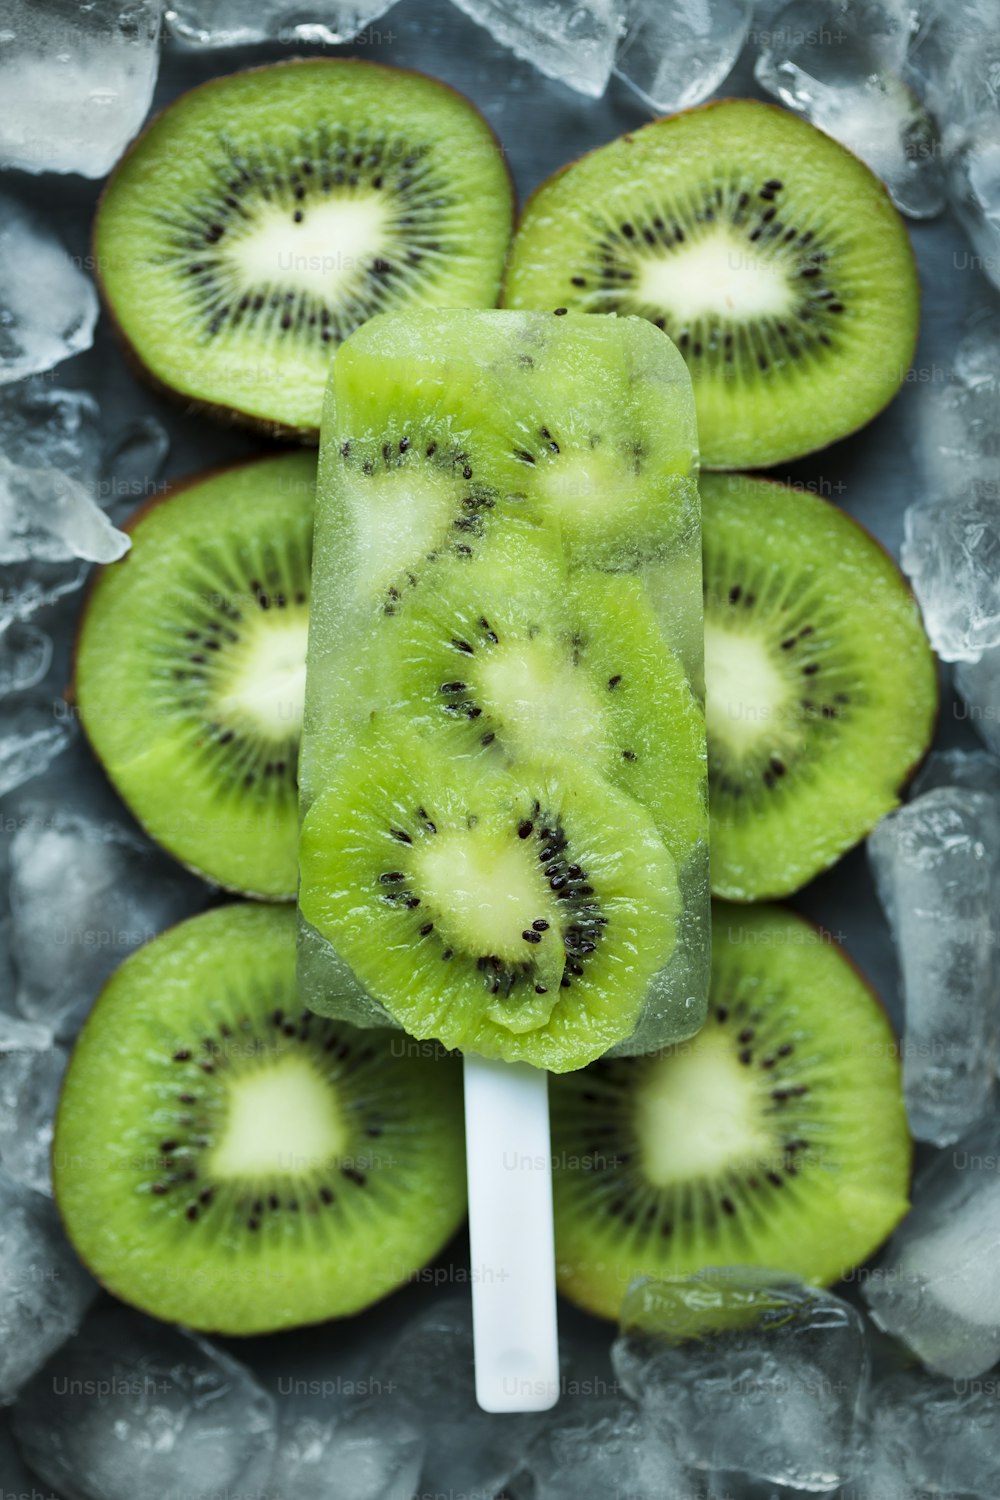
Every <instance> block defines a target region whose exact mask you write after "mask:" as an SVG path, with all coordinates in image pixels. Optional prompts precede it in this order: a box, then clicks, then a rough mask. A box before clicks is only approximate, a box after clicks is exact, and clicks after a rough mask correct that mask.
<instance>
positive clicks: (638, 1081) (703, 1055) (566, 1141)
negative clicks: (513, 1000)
mask: <svg viewBox="0 0 1000 1500" xmlns="http://www.w3.org/2000/svg"><path fill="white" fill-rule="evenodd" d="M552 1130H553V1151H554V1161H555V1180H554V1195H555V1223H556V1252H557V1257H558V1262H559V1284H560V1286H561V1288H562V1290H563V1291H564V1292H565V1294H566V1295H567V1296H568V1297H570V1298H572V1300H573V1301H575V1302H578V1303H579V1304H580V1305H581V1306H582V1307H585V1308H587V1309H588V1310H589V1311H591V1312H594V1313H597V1314H598V1315H599V1316H602V1317H607V1318H615V1317H617V1315H618V1312H619V1308H620V1306H621V1301H622V1298H623V1297H624V1295H625V1292H626V1290H627V1288H628V1286H629V1283H630V1282H631V1281H632V1280H633V1279H634V1278H635V1277H637V1276H652V1277H657V1278H667V1277H670V1276H681V1275H687V1274H689V1273H691V1272H694V1271H698V1270H700V1269H701V1268H702V1267H705V1266H727V1265H747V1266H764V1267H771V1268H774V1269H775V1270H782V1271H785V1272H788V1273H791V1274H793V1275H798V1276H801V1277H802V1278H803V1279H804V1280H805V1281H809V1282H813V1283H816V1284H821V1285H822V1284H827V1283H830V1282H833V1281H836V1280H837V1279H838V1278H839V1277H841V1276H842V1275H844V1274H845V1272H846V1271H848V1270H849V1269H850V1268H852V1267H853V1266H856V1265H857V1264H859V1263H860V1262H861V1261H863V1260H864V1259H865V1258H866V1257H867V1256H868V1255H870V1254H871V1252H872V1251H873V1250H874V1249H875V1248H876V1246H877V1245H879V1244H880V1243H881V1242H882V1240H884V1239H885V1238H886V1236H887V1235H888V1234H889V1232H890V1231H891V1230H892V1228H893V1227H894V1225H895V1224H896V1223H897V1222H898V1221H899V1219H900V1218H901V1217H902V1216H903V1214H904V1213H905V1212H906V1209H907V1207H908V1203H907V1189H908V1182H909V1171H910V1154H911V1144H910V1138H909V1135H908V1133H907V1126H906V1115H905V1111H904V1108H903V1099H902V1087H901V1081H900V1068H899V1061H898V1057H897V1044H896V1040H895V1037H894V1035H893V1032H892V1029H891V1027H890V1025H889V1021H888V1018H887V1017H886V1015H885V1013H884V1011H883V1010H882V1008H881V1006H880V1005H879V1003H878V1000H877V998H876V996H875V995H874V994H873V992H872V991H871V990H870V989H869V987H868V985H867V984H866V983H865V981H864V980H863V979H862V978H861V976H860V975H859V974H858V972H857V971H856V970H855V969H854V968H853V966H852V965H851V963H850V962H849V961H848V960H847V958H846V957H845V956H844V955H843V954H842V953H841V951H840V950H839V948H837V947H836V945H835V944H834V943H833V941H832V939H830V938H829V937H828V936H827V934H825V933H823V932H821V931H820V930H819V929H817V928H814V927H812V926H811V925H810V924H809V923H808V922H806V921H804V920H803V919H802V918H801V917H799V916H797V915H796V914H795V913H793V912H791V911H788V910H785V909H782V908H781V907H777V906H760V907H735V906H728V905H726V904H724V903H716V906H715V911H714V922H713V939H712V987H711V994H710V999H709V1019H708V1021H707V1023H706V1025H705V1027H704V1029H703V1030H702V1031H701V1032H699V1033H698V1035H697V1036H696V1037H694V1038H692V1039H691V1040H690V1041H687V1042H683V1043H680V1044H678V1045H676V1046H673V1047H668V1048H667V1049H666V1050H664V1051H662V1052H660V1053H657V1054H654V1055H652V1056H649V1057H641V1058H615V1059H601V1060H600V1061H599V1062H597V1063H595V1064H593V1065H592V1066H591V1067H589V1068H586V1069H585V1070H584V1071H582V1072H580V1073H575V1074H572V1075H570V1076H568V1077H565V1078H560V1079H558V1080H556V1081H555V1082H554V1084H553V1088H552Z"/></svg>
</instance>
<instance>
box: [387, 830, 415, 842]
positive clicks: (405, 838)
mask: <svg viewBox="0 0 1000 1500" xmlns="http://www.w3.org/2000/svg"><path fill="white" fill-rule="evenodd" d="M389 832H390V833H391V834H392V836H393V838H394V839H398V841H399V842H400V843H401V844H412V843H413V840H412V839H411V838H410V835H409V834H408V833H404V832H403V830H402V828H390V829H389Z"/></svg>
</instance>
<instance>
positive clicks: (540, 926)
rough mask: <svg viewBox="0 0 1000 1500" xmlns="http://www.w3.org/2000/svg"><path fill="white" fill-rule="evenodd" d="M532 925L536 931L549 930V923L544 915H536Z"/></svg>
mask: <svg viewBox="0 0 1000 1500" xmlns="http://www.w3.org/2000/svg"><path fill="white" fill-rule="evenodd" d="M531 925H532V927H533V928H534V929H535V931H536V932H548V930H549V924H548V922H546V920H545V918H544V917H536V918H535V920H534V921H533V922H532V924H531Z"/></svg>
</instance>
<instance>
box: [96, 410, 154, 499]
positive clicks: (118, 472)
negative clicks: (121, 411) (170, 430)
mask: <svg viewBox="0 0 1000 1500" xmlns="http://www.w3.org/2000/svg"><path fill="white" fill-rule="evenodd" d="M169 451H170V438H169V436H168V435H167V431H166V429H165V428H164V427H163V425H162V423H160V422H158V421H157V420H156V418H155V417H140V418H139V419H138V420H137V421H135V422H129V423H128V424H127V425H126V426H125V427H123V428H122V429H121V430H120V431H119V432H117V433H115V434H114V436H113V437H112V438H111V439H110V440H109V442H108V443H107V444H106V445H105V448H104V453H103V460H102V466H101V481H102V490H103V502H102V503H104V504H105V505H106V509H107V511H108V514H109V515H110V517H111V519H112V520H113V521H114V522H115V525H121V524H122V522H123V521H124V520H126V519H127V518H128V516H129V515H131V514H132V512H133V511H134V510H135V509H136V507H137V506H138V505H141V504H143V503H144V502H147V501H149V500H151V499H153V498H154V497H155V496H156V495H158V494H161V493H162V491H163V485H162V484H161V483H160V475H161V473H162V472H163V466H164V464H165V463H166V461H167V454H168V453H169Z"/></svg>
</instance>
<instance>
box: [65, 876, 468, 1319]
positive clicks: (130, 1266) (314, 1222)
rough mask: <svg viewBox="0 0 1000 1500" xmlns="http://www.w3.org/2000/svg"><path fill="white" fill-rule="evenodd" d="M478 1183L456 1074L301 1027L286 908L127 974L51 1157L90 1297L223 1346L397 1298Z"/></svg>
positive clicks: (448, 1066)
mask: <svg viewBox="0 0 1000 1500" xmlns="http://www.w3.org/2000/svg"><path fill="white" fill-rule="evenodd" d="M464 1178H465V1172H464V1167H463V1148H462V1104H461V1081H460V1076H459V1072H458V1070H457V1067H456V1064H455V1063H454V1061H453V1060H451V1059H448V1058H446V1057H444V1056H443V1055H432V1049H428V1048H424V1049H423V1050H422V1051H421V1052H420V1053H414V1054H413V1055H409V1054H406V1052H405V1049H400V1048H399V1047H398V1044H397V1045H394V1044H393V1038H392V1037H391V1035H390V1034H389V1033H388V1032H384V1031H366V1032H363V1033H361V1032H357V1031H355V1030H353V1029H352V1028H351V1027H350V1026H348V1025H346V1024H345V1023H343V1022H333V1021H329V1020H324V1019H323V1018H321V1017H319V1016H316V1015H314V1014H312V1013H311V1012H310V1011H308V1010H306V1009H304V1008H303V1006H302V1003H301V1000H300V999H299V996H298V992H297V989H296V982H295V915H294V912H293V911H292V909H291V908H288V907H267V906H252V905H249V904H247V905H231V906H225V907H221V908H218V909H216V910H214V911H211V912H208V913H206V914H204V915H202V916H199V917H194V918H192V919H191V920H190V921H187V922H184V923H182V924H181V925H180V926H179V927H175V928H173V929H172V930H171V931H169V932H167V933H165V934H163V935H162V936H161V937H159V938H156V939H154V941H153V942H151V943H149V944H147V945H146V947H144V948H142V949H140V950H139V951H138V952H137V953H136V954H134V955H133V956H132V957H130V958H128V959H127V960H126V961H125V963H124V964H122V966H121V968H120V969H119V970H118V971H117V973H116V974H115V975H113V977H112V978H111V980H110V981H109V983H108V985H107V986H106V988H105V990H104V991H103V993H102V995H101V996H100V998H99V999H98V1002H97V1005H96V1007H95V1009H94V1011H93V1012H92V1014H91V1015H90V1017H89V1018H88V1020H87V1023H86V1025H85V1027H84V1029H83V1032H82V1033H81V1036H80V1039H79V1041H78V1042H77V1045H76V1048H75V1050H74V1052H73V1055H72V1058H71V1060H70V1065H69V1070H68V1072H67V1075H66V1080H65V1083H64V1086H63V1092H62V1096H61V1099H60V1103H59V1110H58V1115H57V1120H56V1131H55V1142H54V1146H53V1179H54V1187H55V1196H56V1202H57V1204H58V1206H59V1210H60V1212H61V1214H62V1217H63V1222H64V1224H65V1226H66V1230H67V1233H68V1234H69V1237H70V1239H71V1240H72V1242H73V1244H74V1246H75V1247H76V1249H77V1252H78V1253H79V1255H80V1256H81V1258H82V1260H83V1261H84V1262H85V1263H86V1264H87V1265H88V1266H89V1267H90V1269H91V1270H92V1271H93V1273H94V1274H95V1276H97V1278H98V1280H99V1281H101V1282H102V1283H103V1284H104V1285H105V1286H106V1287H107V1288H108V1290H110V1291H111V1292H113V1293H114V1294H115V1295H116V1296H118V1297H121V1298H122V1299H123V1300H124V1301H126V1302H131V1303H133V1304H134V1305H135V1306H137V1307H140V1308H142V1309H143V1310H144V1311H146V1312H148V1313H151V1314H152V1315H153V1316H155V1317H158V1318H163V1319H165V1320H166V1321H169V1322H174V1323H183V1324H186V1325H187V1326H188V1327H191V1328H199V1329H208V1330H214V1331H217V1332H220V1333H229V1334H251V1333H263V1332H268V1331H270V1330H272V1329H278V1328H292V1327H296V1326H298V1325H299V1324H303V1323H315V1322H319V1321H322V1320H324V1319H326V1318H332V1317H340V1316H343V1315H345V1314H348V1313H353V1312H357V1311H358V1310H359V1309H361V1308H364V1307H367V1306H369V1305H370V1304H371V1303H372V1302H375V1301H377V1300H378V1299H379V1298H380V1297H383V1296H385V1295H386V1294H387V1293H388V1292H389V1291H391V1290H392V1289H393V1288H394V1287H396V1286H398V1285H399V1284H400V1283H402V1282H404V1281H405V1280H407V1279H408V1278H409V1277H410V1276H412V1275H414V1274H415V1273H416V1272H418V1271H419V1270H420V1269H421V1267H422V1266H423V1265H424V1264H425V1263H426V1262H427V1261H428V1260H429V1259H431V1258H432V1257H433V1256H434V1255H435V1254H436V1253H437V1252H438V1251H439V1250H440V1248H441V1247H442V1245H444V1244H445V1242H446V1241H447V1240H448V1239H449V1238H450V1236H451V1235H452V1234H453V1232H454V1231H455V1229H456V1228H457V1227H458V1225H459V1223H460V1222H461V1219H462V1215H463V1212H464V1205H465V1181H464Z"/></svg>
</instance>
